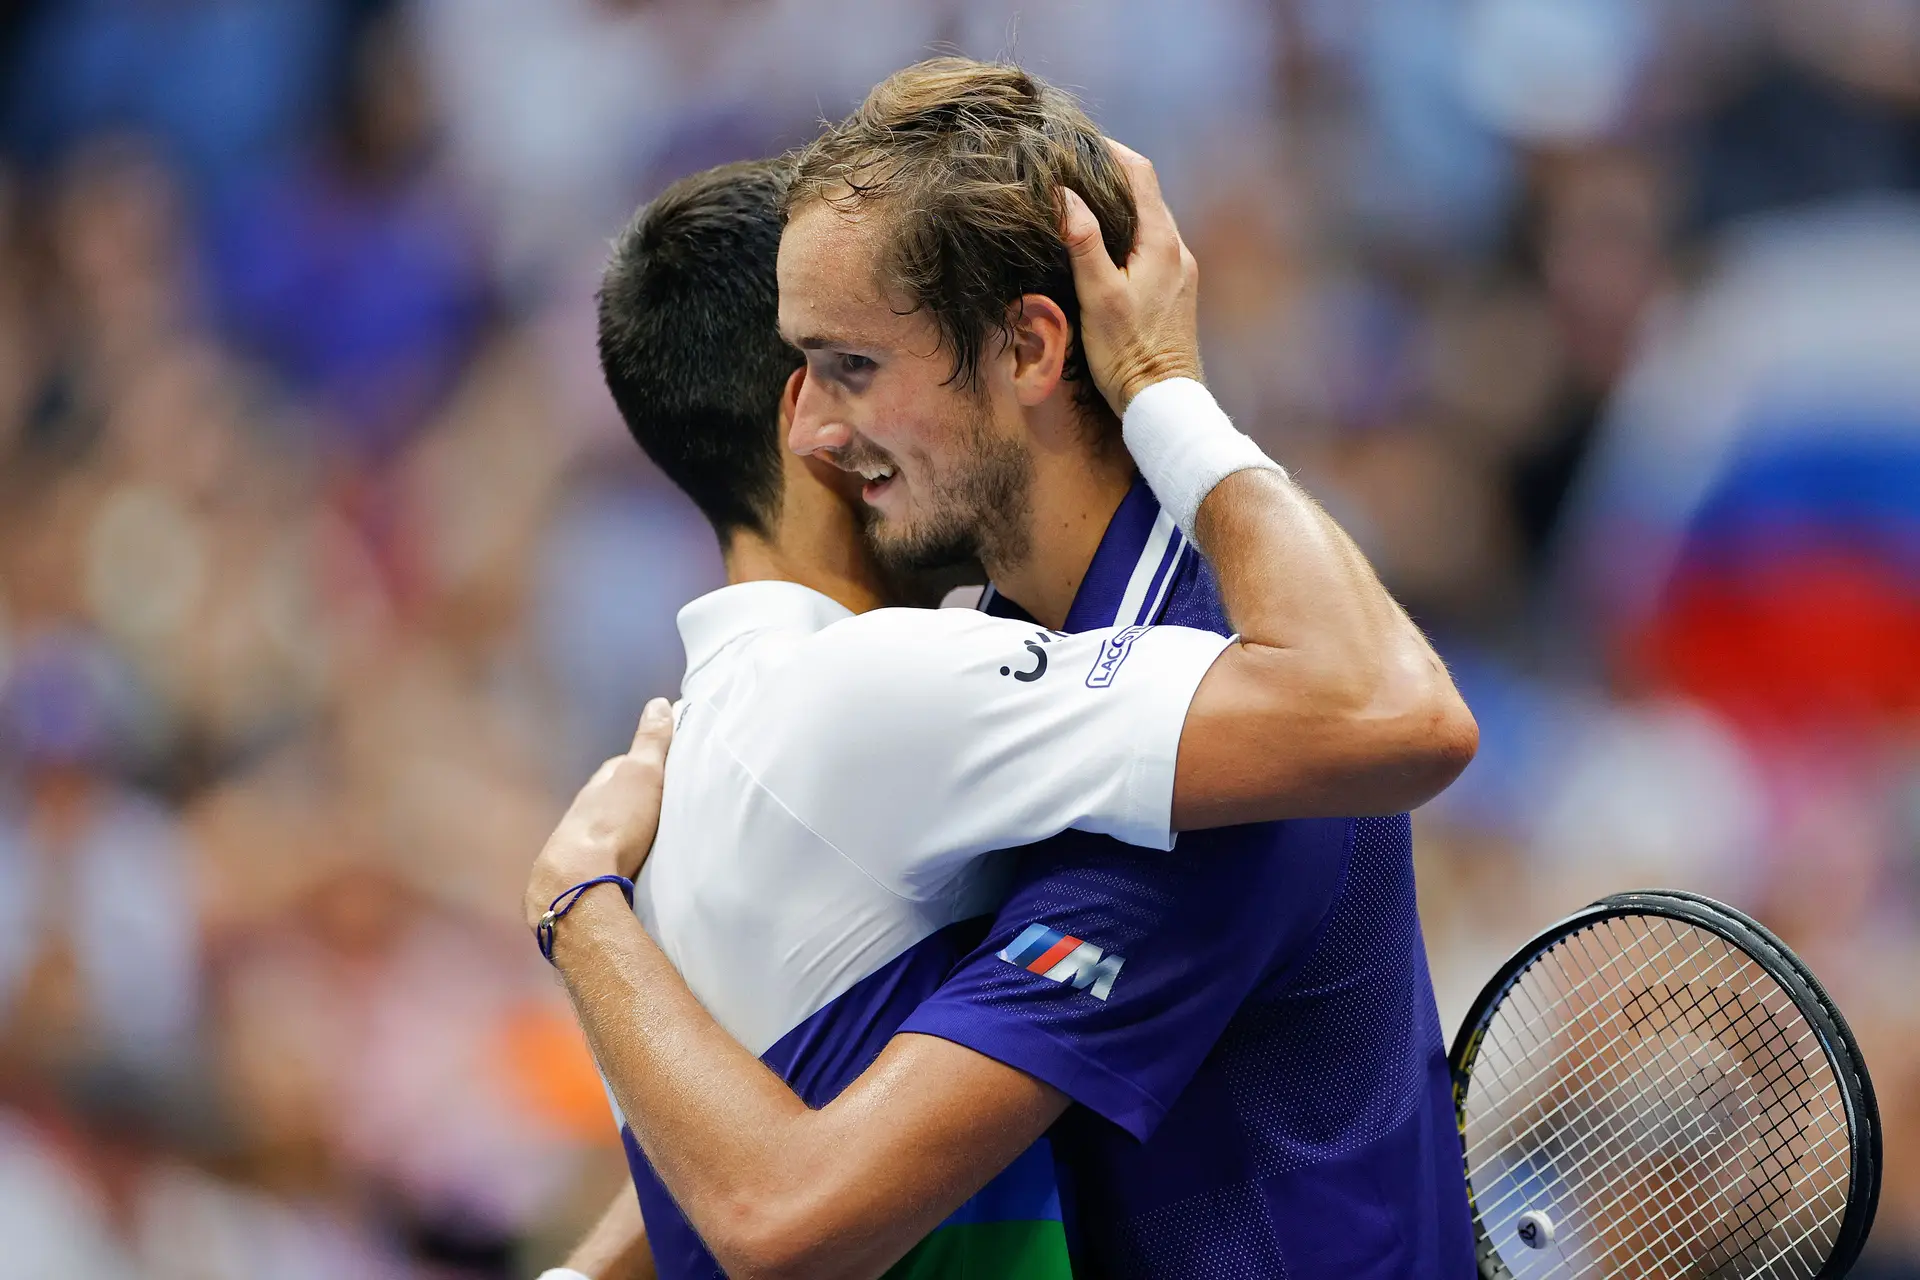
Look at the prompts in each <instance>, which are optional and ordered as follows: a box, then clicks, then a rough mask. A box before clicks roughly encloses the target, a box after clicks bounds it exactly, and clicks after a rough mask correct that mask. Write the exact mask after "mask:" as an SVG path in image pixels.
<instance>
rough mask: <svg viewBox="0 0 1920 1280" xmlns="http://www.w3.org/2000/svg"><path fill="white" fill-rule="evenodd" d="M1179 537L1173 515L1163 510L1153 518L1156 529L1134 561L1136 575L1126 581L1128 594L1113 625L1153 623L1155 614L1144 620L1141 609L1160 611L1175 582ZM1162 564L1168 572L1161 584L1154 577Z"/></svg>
mask: <svg viewBox="0 0 1920 1280" xmlns="http://www.w3.org/2000/svg"><path fill="white" fill-rule="evenodd" d="M1180 537H1181V535H1180V529H1179V526H1178V525H1176V524H1174V522H1173V517H1172V516H1170V515H1168V514H1167V513H1166V512H1165V511H1162V512H1161V513H1160V514H1159V515H1158V516H1156V517H1154V521H1153V528H1152V530H1151V531H1150V532H1149V533H1148V534H1147V545H1146V546H1145V547H1143V548H1141V551H1140V558H1139V559H1138V560H1137V561H1135V562H1134V566H1133V576H1132V577H1131V578H1129V579H1127V589H1126V592H1125V594H1123V595H1122V596H1121V597H1120V604H1119V607H1118V608H1116V609H1115V610H1114V611H1113V625H1114V626H1116V627H1130V626H1132V625H1134V623H1136V622H1139V621H1152V619H1153V614H1152V613H1148V614H1147V615H1146V617H1145V618H1144V619H1143V618H1142V617H1141V610H1142V608H1143V607H1144V606H1147V605H1152V606H1153V607H1154V608H1155V609H1156V610H1157V609H1158V607H1159V603H1160V601H1161V600H1162V599H1164V598H1165V595H1166V589H1167V583H1169V582H1171V581H1172V580H1173V565H1174V562H1175V561H1177V559H1178V557H1179V544H1178V543H1177V542H1176V541H1175V540H1176V539H1180ZM1162 563H1165V564H1166V565H1167V572H1166V574H1165V576H1164V577H1163V578H1162V580H1161V581H1159V582H1155V581H1154V580H1153V576H1154V574H1156V573H1158V572H1159V570H1160V566H1161V564H1162ZM1149 592H1152V593H1153V599H1152V600H1149V599H1148V598H1147V597H1148V593H1149Z"/></svg>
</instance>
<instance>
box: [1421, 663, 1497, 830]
mask: <svg viewBox="0 0 1920 1280" xmlns="http://www.w3.org/2000/svg"><path fill="white" fill-rule="evenodd" d="M1443 683H1444V685H1445V688H1444V689H1439V690H1435V692H1434V695H1433V697H1432V698H1431V700H1430V703H1429V706H1428V707H1427V709H1426V711H1425V713H1424V714H1423V715H1422V716H1421V717H1420V721H1419V723H1418V725H1417V726H1416V727H1415V729H1414V732H1413V733H1412V735H1411V737H1412V741H1411V742H1410V743H1409V747H1410V757H1411V758H1410V760H1409V772H1410V773H1411V774H1412V775H1413V776H1412V777H1411V778H1410V779H1409V782H1410V784H1411V793H1412V795H1411V798H1410V802H1409V803H1408V804H1406V805H1405V806H1404V807H1405V808H1408V809H1417V808H1419V807H1420V806H1421V805H1423V804H1425V803H1426V802H1427V801H1429V800H1431V799H1433V798H1434V797H1435V796H1437V795H1439V794H1440V793H1441V792H1442V791H1445V790H1446V789H1447V788H1448V787H1450V786H1452V785H1453V783H1454V780H1455V779H1456V778H1458V777H1459V776H1460V775H1461V773H1463V772H1465V770H1466V767H1467V766H1468V765H1470V764H1472V763H1473V757H1474V756H1475V755H1476V754H1477V753H1478V752H1479V750H1480V724H1479V722H1478V721H1476V720H1475V719H1474V718H1473V712H1472V711H1471V710H1469V709H1468V707H1467V704H1466V700H1465V699H1464V698H1462V697H1461V696H1460V692H1459V690H1457V689H1455V688H1454V687H1453V682H1452V681H1451V680H1446V681H1444V682H1443Z"/></svg>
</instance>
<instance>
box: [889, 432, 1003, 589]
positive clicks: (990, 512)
mask: <svg viewBox="0 0 1920 1280" xmlns="http://www.w3.org/2000/svg"><path fill="white" fill-rule="evenodd" d="M958 430H959V431H960V432H961V433H962V448H961V450H960V451H959V455H958V458H957V460H956V461H955V462H954V463H953V464H952V465H951V466H950V467H949V468H948V469H947V471H946V474H944V475H942V476H940V477H939V479H938V481H937V482H935V483H934V484H933V485H932V486H931V487H932V489H933V492H932V493H931V494H930V495H929V496H928V498H927V500H926V502H925V503H924V504H923V509H922V510H921V511H920V512H919V513H918V514H917V516H916V518H915V519H914V521H913V522H912V524H910V525H906V526H904V527H903V526H901V525H900V524H899V522H897V521H892V520H888V519H886V518H885V517H883V516H881V515H880V514H879V513H877V512H875V511H873V510H872V509H871V508H868V509H867V510H866V513H865V514H866V522H865V532H866V536H867V543H868V545H869V546H870V547H872V549H873V554H874V558H875V559H876V560H878V561H879V562H880V565H881V567H882V568H883V569H885V570H886V571H887V572H889V573H892V574H915V573H928V572H932V571H935V570H943V569H953V568H956V567H961V566H969V565H981V566H984V567H985V568H986V569H988V570H989V571H993V570H997V569H1004V568H1005V567H1008V566H1012V565H1016V564H1020V563H1022V562H1024V561H1025V560H1026V558H1027V553H1028V552H1029V551H1030V550H1031V549H1032V544H1033V459H1032V457H1031V456H1030V455H1029V454H1028V452H1027V450H1026V449H1025V448H1024V447H1022V445H1021V444H1020V442H1019V441H1017V440H1009V439H1004V438H1001V437H999V436H996V435H995V434H994V432H993V429H992V425H991V422H990V420H989V418H988V416H987V409H986V406H985V405H976V406H974V407H973V409H972V410H971V412H969V414H968V416H967V418H966V419H965V421H964V422H962V423H961V425H960V426H959V428H958Z"/></svg>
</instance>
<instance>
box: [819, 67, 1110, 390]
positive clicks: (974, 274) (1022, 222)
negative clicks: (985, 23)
mask: <svg viewBox="0 0 1920 1280" xmlns="http://www.w3.org/2000/svg"><path fill="white" fill-rule="evenodd" d="M796 166H797V171H796V173H795V176H794V181H793V186H792V189H791V191H790V192H789V193H788V196H787V211H788V213H789V214H791V213H792V212H793V211H794V210H796V209H798V208H800V207H802V206H803V205H805V204H807V203H809V202H812V201H825V202H827V203H828V204H830V205H833V206H835V207H838V208H842V209H852V208H858V207H860V206H863V205H868V204H872V205H874V206H875V207H876V208H878V209H883V210H884V211H885V212H886V213H887V214H888V215H889V216H890V219H891V222H890V224H889V236H890V243H889V244H888V245H887V247H886V249H885V251H884V254H885V256H884V257H883V259H882V262H881V269H882V271H883V272H884V273H885V276H886V279H887V280H888V282H889V283H890V284H892V285H894V286H896V287H898V288H900V289H901V290H902V291H903V292H904V293H905V294H906V296H907V297H908V299H910V301H911V304H912V306H913V307H914V308H915V309H916V310H918V309H920V308H925V309H926V311H927V312H928V314H929V315H931V316H932V317H933V319H934V321H935V322H936V323H937V324H938V326H939V329H940V337H941V342H942V344H943V345H944V346H945V347H946V349H947V350H948V351H949V352H951V353H952V356H953V375H952V378H953V380H954V381H957V382H959V383H960V384H961V385H963V386H968V387H971V386H974V385H975V384H976V379H977V378H978V375H979V371H980V361H981V359H982V357H983V355H984V354H985V352H986V348H987V343H988V341H989V339H990V338H992V337H994V336H996V335H998V336H1000V337H1009V336H1011V333H1012V307H1013V304H1014V303H1015V302H1016V301H1018V300H1019V298H1020V297H1021V295H1023V294H1028V293H1038V294H1044V295H1046V296H1047V297H1049V298H1051V299H1053V301H1054V302H1056V303H1057V304H1059V306H1060V309H1061V310H1062V311H1064V312H1066V315H1067V319H1068V321H1069V323H1070V324H1071V325H1072V326H1073V333H1074V339H1073V343H1072V345H1071V347H1070V348H1069V349H1068V352H1067V360H1066V368H1065V377H1066V378H1067V380H1068V381H1070V382H1076V383H1077V384H1078V386H1077V387H1076V389H1075V391H1076V398H1077V399H1078V401H1079V403H1080V404H1081V405H1082V406H1083V407H1085V408H1087V409H1090V410H1092V411H1094V412H1095V413H1102V412H1104V411H1105V402H1104V401H1103V400H1102V399H1101V398H1100V394H1099V392H1098V391H1097V390H1096V389H1095V388H1094V386H1093V382H1092V380H1091V379H1090V378H1088V376H1087V365H1086V358H1085V356H1084V354H1083V353H1082V352H1081V350H1080V340H1079V326H1080V306H1079V300H1078V298H1076V296H1075V295H1074V291H1073V270H1072V267H1071V265H1070V264H1069V262H1068V259H1067V251H1066V246H1065V245H1064V244H1063V243H1062V242H1061V239H1060V222H1061V219H1062V216H1063V213H1064V211H1063V210H1062V208H1061V205H1060V201H1059V198H1058V195H1057V188H1059V187H1070V188H1072V189H1073V190H1074V191H1075V192H1077V193H1078V194H1079V196H1080V198H1081V199H1083V200H1085V201H1086V202H1087V207H1088V208H1090V209H1092V210H1093V214H1094V216H1095V217H1096V218H1098V219H1099V220H1100V229H1101V232H1102V235H1103V236H1104V238H1105V240H1106V245H1107V253H1108V254H1109V255H1110V256H1111V257H1112V258H1113V260H1114V261H1115V262H1122V263H1123V262H1125V261H1126V260H1127V255H1128V254H1129V253H1130V252H1131V251H1132V249H1133V238H1134V229H1135V222H1136V217H1135V210H1134V203H1133V191H1132V189H1131V188H1130V187H1129V186H1128V185H1127V178H1126V174H1125V172H1124V171H1123V170H1122V169H1121V168H1120V165H1119V163H1118V162H1117V161H1116V160H1115V159H1114V158H1113V153H1112V152H1111V151H1110V150H1108V148H1107V145H1106V142H1105V140H1104V139H1103V138H1102V136H1101V134H1100V130H1099V129H1098V128H1097V127H1095V125H1094V123H1093V121H1092V120H1091V119H1089V118H1088V116H1087V113H1086V112H1085V111H1083V110H1081V108H1080V104H1079V103H1077V102H1075V101H1074V99H1073V98H1072V96H1071V95H1069V94H1067V93H1065V92H1064V91H1062V90H1060V89H1056V88H1054V87H1053V86H1052V85H1050V84H1048V83H1046V82H1045V81H1044V80H1041V79H1040V78H1039V77H1038V76H1035V75H1032V74H1030V73H1028V72H1026V71H1024V70H1022V69H1021V68H1019V67H1016V66H1011V65H1007V64H1003V63H987V62H975V61H973V60H972V59H970V58H933V59H930V60H929V61H926V62H921V63H917V64H916V65H914V66H911V67H908V68H906V69H905V70H903V71H896V72H895V73H894V74H893V75H891V76H888V77H887V78H886V79H885V80H882V81H881V82H880V83H879V84H878V85H875V86H874V89H873V92H871V93H869V94H868V95H867V100H866V101H865V102H863V103H861V104H860V107H859V108H858V109H857V110H856V111H855V112H854V113H853V114H852V115H850V116H848V117H847V118H846V119H845V120H843V121H841V122H840V123H839V124H837V125H834V126H833V127H831V128H829V129H828V130H827V131H826V132H825V133H824V134H822V135H821V136H820V137H819V138H818V139H816V140H815V141H814V142H813V143H812V144H810V145H809V146H807V147H806V148H805V149H804V150H803V151H801V152H800V154H799V156H798V157H797V160H796Z"/></svg>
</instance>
